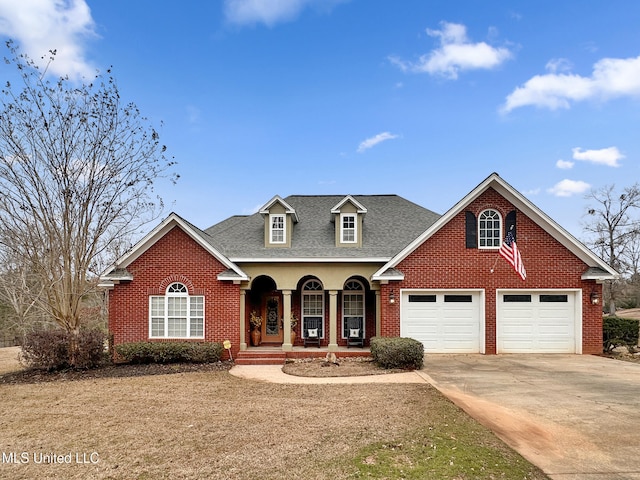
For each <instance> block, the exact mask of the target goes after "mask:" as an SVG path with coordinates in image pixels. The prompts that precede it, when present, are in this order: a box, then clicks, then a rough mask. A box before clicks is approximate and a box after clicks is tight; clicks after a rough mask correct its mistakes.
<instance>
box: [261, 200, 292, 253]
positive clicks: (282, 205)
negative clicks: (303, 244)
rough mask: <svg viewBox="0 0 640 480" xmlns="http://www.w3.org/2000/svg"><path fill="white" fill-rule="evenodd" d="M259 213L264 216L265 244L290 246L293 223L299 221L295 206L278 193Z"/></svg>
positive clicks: (268, 245) (266, 245) (269, 245)
mask: <svg viewBox="0 0 640 480" xmlns="http://www.w3.org/2000/svg"><path fill="white" fill-rule="evenodd" d="M259 213H260V214H261V215H262V216H263V217H264V246H265V247H290V246H291V236H292V235H293V224H294V223H298V215H297V214H296V211H295V210H294V209H293V207H292V206H291V205H289V204H288V203H287V202H285V201H284V200H283V199H282V198H280V196H278V195H276V196H275V197H273V198H272V199H271V200H269V202H267V203H266V204H265V205H264V206H263V207H262V208H261V209H260V210H259Z"/></svg>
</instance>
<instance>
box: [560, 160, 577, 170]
mask: <svg viewBox="0 0 640 480" xmlns="http://www.w3.org/2000/svg"><path fill="white" fill-rule="evenodd" d="M573 165H574V162H572V161H570V160H562V159H560V160H558V161H557V162H556V167H557V168H560V169H562V170H570V169H571V168H573Z"/></svg>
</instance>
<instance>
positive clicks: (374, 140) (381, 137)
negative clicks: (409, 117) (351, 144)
mask: <svg viewBox="0 0 640 480" xmlns="http://www.w3.org/2000/svg"><path fill="white" fill-rule="evenodd" d="M398 137H399V135H395V134H393V133H389V132H382V133H379V134H377V135H376V136H374V137H371V138H367V139H366V140H365V141H363V142H361V143H360V145H359V146H358V153H362V152H364V151H365V150H369V149H370V148H372V147H375V146H376V145H377V144H379V143H381V142H385V141H387V140H394V139H396V138H398Z"/></svg>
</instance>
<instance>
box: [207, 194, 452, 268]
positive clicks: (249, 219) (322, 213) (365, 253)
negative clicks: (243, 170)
mask: <svg viewBox="0 0 640 480" xmlns="http://www.w3.org/2000/svg"><path fill="white" fill-rule="evenodd" d="M344 197H345V195H292V196H289V197H287V198H285V199H284V200H285V201H286V202H287V203H288V204H289V205H291V206H292V207H293V208H294V209H295V211H296V213H297V215H298V220H299V221H298V223H296V224H294V226H293V232H292V237H291V238H292V242H291V247H290V248H286V247H283V248H265V246H264V225H265V222H264V218H263V216H262V215H260V214H259V213H256V214H253V215H249V216H234V217H230V218H228V219H227V220H224V221H222V222H220V223H218V224H216V225H213V226H212V227H209V228H208V229H206V230H205V233H206V237H205V238H206V239H207V240H208V241H210V242H211V244H212V245H213V246H214V247H215V248H216V249H218V250H219V251H220V252H221V253H222V254H224V255H225V256H227V257H228V258H230V259H232V260H238V259H249V258H264V259H274V260H275V259H283V260H284V259H287V258H308V259H313V258H353V259H354V260H355V259H361V258H391V257H392V256H393V255H395V254H397V253H398V252H399V251H400V250H402V248H404V247H405V246H406V245H408V244H409V243H410V242H411V241H413V240H414V239H415V238H416V237H418V236H419V235H420V234H421V233H422V232H424V231H425V230H426V229H427V228H428V227H429V226H430V225H432V224H433V223H434V222H435V221H436V220H437V219H438V218H439V217H440V215H439V214H437V213H434V212H432V211H431V210H428V209H426V208H423V207H421V206H419V205H416V204H415V203H412V202H410V201H408V200H406V199H404V198H402V197H399V196H398V195H353V197H354V198H355V199H356V200H357V201H358V202H360V203H361V204H362V205H363V206H364V207H366V209H367V213H366V214H365V216H364V223H363V227H362V235H363V240H362V247H336V245H335V224H334V223H333V221H332V220H333V216H332V215H331V208H333V207H334V206H335V205H336V204H337V203H338V202H340V200H342V199H343V198H344Z"/></svg>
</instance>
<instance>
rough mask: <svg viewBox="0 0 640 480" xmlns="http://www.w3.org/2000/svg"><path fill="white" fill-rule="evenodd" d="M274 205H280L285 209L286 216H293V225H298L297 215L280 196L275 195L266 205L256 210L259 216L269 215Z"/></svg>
mask: <svg viewBox="0 0 640 480" xmlns="http://www.w3.org/2000/svg"><path fill="white" fill-rule="evenodd" d="M275 203H279V204H280V205H282V206H283V207H284V209H285V213H286V214H288V215H293V221H294V222H295V223H298V214H297V213H296V211H295V209H294V208H293V207H292V206H291V205H289V204H288V203H287V202H285V201H284V200H283V199H282V197H280V195H276V196H274V197H273V198H272V199H271V200H269V201H268V202H267V203H265V204H264V205H263V206H262V207H261V208H260V210H258V213H259V214H261V215H268V214H269V209H270V208H271V207H273V205H274V204H275Z"/></svg>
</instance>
